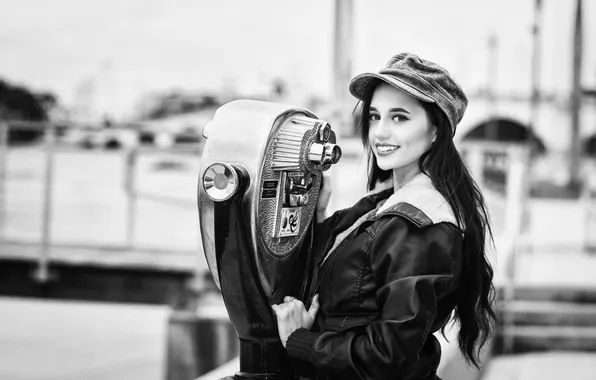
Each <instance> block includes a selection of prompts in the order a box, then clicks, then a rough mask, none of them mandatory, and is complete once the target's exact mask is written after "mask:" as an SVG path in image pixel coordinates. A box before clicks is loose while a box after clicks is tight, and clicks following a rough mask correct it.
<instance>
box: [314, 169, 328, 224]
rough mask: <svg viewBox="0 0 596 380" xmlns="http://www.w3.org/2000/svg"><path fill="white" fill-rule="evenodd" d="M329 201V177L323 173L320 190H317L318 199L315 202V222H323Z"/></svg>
mask: <svg viewBox="0 0 596 380" xmlns="http://www.w3.org/2000/svg"><path fill="white" fill-rule="evenodd" d="M330 199H331V176H330V175H329V174H327V172H323V175H322V178H321V189H320V190H319V199H318V201H317V222H322V221H323V220H325V217H326V212H327V206H328V205H329V200H330Z"/></svg>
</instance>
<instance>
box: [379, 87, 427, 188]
mask: <svg viewBox="0 0 596 380" xmlns="http://www.w3.org/2000/svg"><path fill="white" fill-rule="evenodd" d="M435 135H436V128H435V127H434V126H433V125H432V123H431V121H430V118H429V117H428V115H427V113H426V111H425V110H424V108H423V107H422V105H421V104H420V103H419V102H418V100H416V99H415V98H413V97H412V96H410V95H408V94H406V93H405V92H403V91H401V90H398V89H397V88H395V87H393V86H391V85H389V84H386V83H381V84H379V85H378V86H377V88H376V89H375V91H374V93H373V96H372V99H371V102H370V109H369V130H368V142H369V144H370V148H371V149H372V151H373V153H374V155H375V157H376V159H377V165H378V166H379V168H380V169H382V170H393V172H394V175H395V176H396V177H397V178H404V177H408V176H409V174H411V173H414V172H417V171H418V159H419V158H420V157H421V156H422V154H424V153H425V152H426V151H427V150H429V149H430V146H431V144H432V142H433V141H434V139H435Z"/></svg>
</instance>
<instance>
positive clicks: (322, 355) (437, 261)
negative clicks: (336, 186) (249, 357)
mask: <svg viewBox="0 0 596 380" xmlns="http://www.w3.org/2000/svg"><path fill="white" fill-rule="evenodd" d="M453 246H454V233H453V232H452V231H451V230H450V229H449V228H448V227H446V226H444V225H434V226H431V227H427V228H417V227H415V226H414V225H412V224H410V223H409V222H406V221H405V220H403V219H401V218H399V217H395V218H392V220H391V221H390V222H388V223H387V225H385V226H384V227H383V228H382V230H381V231H380V232H379V234H378V235H377V236H375V237H374V239H373V240H372V241H371V244H370V248H369V250H368V253H367V254H369V259H370V267H371V270H372V275H373V278H374V281H375V282H376V289H377V290H376V295H375V296H376V303H377V305H378V307H379V314H378V317H377V318H376V319H375V320H373V321H372V322H370V323H368V324H367V325H366V327H364V328H363V327H362V326H361V327H360V328H351V329H348V330H344V331H324V332H322V333H316V332H311V331H309V330H306V329H299V330H296V331H295V332H294V333H292V335H291V336H290V337H289V339H288V341H287V345H286V349H287V351H288V354H289V355H290V356H291V357H294V358H297V359H302V360H307V361H309V362H311V363H312V364H313V365H314V366H315V367H317V368H318V369H319V370H321V371H324V372H330V373H333V374H334V375H335V376H338V377H339V378H342V379H344V378H345V379H388V378H391V379H400V378H402V377H403V376H404V375H405V374H406V373H407V371H408V370H409V369H410V368H411V367H412V366H413V365H414V364H416V362H417V360H418V355H419V353H420V350H421V349H422V346H423V344H424V342H425V340H426V338H427V336H428V334H429V333H430V330H431V326H432V325H433V322H434V319H435V317H436V315H437V302H438V300H439V299H440V298H441V297H444V296H445V295H446V294H448V293H449V292H450V290H449V288H450V286H451V284H452V283H453V279H454V271H455V270H454V262H453V259H452V249H453Z"/></svg>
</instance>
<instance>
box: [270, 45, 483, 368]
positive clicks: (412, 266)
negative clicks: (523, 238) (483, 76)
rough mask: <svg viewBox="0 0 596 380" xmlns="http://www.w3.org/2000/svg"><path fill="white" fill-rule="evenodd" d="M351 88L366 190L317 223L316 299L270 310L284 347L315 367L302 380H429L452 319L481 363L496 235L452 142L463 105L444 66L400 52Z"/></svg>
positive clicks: (288, 300)
mask: <svg viewBox="0 0 596 380" xmlns="http://www.w3.org/2000/svg"><path fill="white" fill-rule="evenodd" d="M350 92H351V93H352V94H353V95H354V96H355V97H356V98H358V99H359V100H360V101H361V102H360V105H359V116H360V118H359V128H360V131H361V138H362V141H363V144H364V146H365V148H366V149H367V150H368V154H369V178H368V188H369V190H370V193H369V194H368V195H367V196H365V197H364V198H362V199H361V200H360V201H358V202H357V203H356V204H355V205H354V206H352V207H351V208H348V209H345V210H340V211H337V212H336V213H335V214H333V215H332V216H331V217H330V218H327V219H325V220H324V221H322V222H321V223H319V224H318V225H317V227H316V231H315V254H316V255H317V266H316V269H315V274H314V276H315V280H314V282H313V287H312V291H311V294H315V293H318V294H317V295H316V296H315V297H313V299H312V304H311V306H310V308H309V309H308V310H307V309H306V308H305V306H304V305H303V303H302V302H301V301H299V300H296V299H294V298H293V297H285V298H284V303H283V304H280V305H273V306H272V307H273V310H274V312H275V314H276V317H277V323H278V329H279V335H280V339H281V341H282V344H283V345H284V347H285V348H286V350H287V352H288V355H289V356H290V357H292V358H294V359H297V360H302V361H306V362H308V363H310V364H311V365H312V366H311V367H312V369H313V371H314V372H311V373H308V374H307V375H306V376H308V377H313V378H314V377H316V378H318V379H322V378H330V379H416V380H417V379H437V378H438V377H437V375H436V370H437V367H438V365H439V361H440V355H441V349H440V345H439V343H438V341H437V339H436V338H435V337H434V336H433V333H434V332H436V331H438V330H439V329H441V328H443V327H445V325H446V324H447V323H448V322H449V321H450V320H451V319H452V318H454V319H455V320H457V321H458V322H459V325H460V329H459V335H458V342H459V347H460V349H461V351H462V353H463V355H464V356H465V358H466V359H467V360H468V361H469V362H470V363H472V364H474V365H476V366H479V358H478V353H479V350H480V348H481V347H482V346H483V345H484V344H485V343H486V341H487V339H488V337H489V335H490V332H491V328H492V323H493V321H494V319H495V313H494V310H493V308H492V300H493V295H494V288H493V285H492V277H493V270H492V268H491V266H490V264H489V262H488V261H487V259H486V247H485V242H486V240H487V239H486V238H487V237H492V236H491V230H490V226H489V224H488V215H487V210H486V207H485V204H484V200H483V197H482V194H481V193H480V191H479V190H478V186H477V185H476V184H475V182H474V180H473V179H472V176H471V175H470V173H469V171H468V169H467V168H466V166H465V164H464V163H463V161H462V160H461V158H460V156H459V154H458V152H457V150H456V148H455V146H454V144H453V139H452V138H453V135H454V133H455V130H456V127H457V124H458V123H459V121H460V120H461V118H462V117H463V114H464V111H465V109H466V106H467V98H466V96H465V94H464V93H463V91H462V90H461V88H460V87H459V85H458V84H457V83H456V82H455V81H454V80H453V79H452V78H451V76H450V75H449V73H448V72H447V71H446V70H445V69H443V68H442V67H440V66H439V65H437V64H435V63H432V62H429V61H426V60H423V59H420V58H419V57H417V56H416V55H413V54H408V53H402V54H398V55H396V56H394V57H392V58H391V60H390V61H389V62H388V63H387V66H386V67H385V68H384V69H382V70H381V71H379V73H366V74H362V75H358V76H357V77H355V78H354V79H353V80H352V81H351V82H350ZM327 188H328V187H327ZM326 198H328V197H327V196H326V195H323V196H321V200H320V203H319V206H320V208H321V209H322V208H324V207H326V204H325V203H326ZM319 211H321V210H319ZM487 235H488V236H487ZM297 367H299V368H304V367H307V366H306V365H300V366H297Z"/></svg>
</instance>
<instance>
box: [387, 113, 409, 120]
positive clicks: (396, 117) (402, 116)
mask: <svg viewBox="0 0 596 380" xmlns="http://www.w3.org/2000/svg"><path fill="white" fill-rule="evenodd" d="M391 120H393V121H406V120H410V119H408V117H407V116H405V115H401V114H399V115H395V116H393V117H392V118H391Z"/></svg>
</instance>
